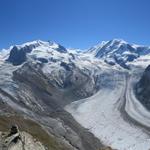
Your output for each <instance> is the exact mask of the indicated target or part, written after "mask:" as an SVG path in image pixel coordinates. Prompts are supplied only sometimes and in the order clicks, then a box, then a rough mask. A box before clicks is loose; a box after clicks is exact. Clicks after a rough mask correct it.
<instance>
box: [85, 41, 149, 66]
mask: <svg viewBox="0 0 150 150" xmlns="http://www.w3.org/2000/svg"><path fill="white" fill-rule="evenodd" d="M87 53H90V54H92V55H94V57H96V58H98V59H103V60H104V61H106V62H107V63H109V64H111V65H115V64H119V65H121V66H122V67H125V68H126V67H127V66H126V63H127V62H131V61H134V60H135V59H137V58H138V57H140V56H142V55H147V54H150V47H146V46H140V45H136V44H129V43H128V42H126V41H124V40H122V39H113V40H110V41H106V42H102V43H100V44H98V45H96V46H93V47H92V48H90V49H89V50H88V51H87Z"/></svg>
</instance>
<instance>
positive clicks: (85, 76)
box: [0, 39, 150, 150]
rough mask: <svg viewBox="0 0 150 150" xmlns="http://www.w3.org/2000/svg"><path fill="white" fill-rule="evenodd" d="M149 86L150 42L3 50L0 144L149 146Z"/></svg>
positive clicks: (37, 44) (69, 148)
mask: <svg viewBox="0 0 150 150" xmlns="http://www.w3.org/2000/svg"><path fill="white" fill-rule="evenodd" d="M149 83H150V47H148V46H140V45H137V44H130V43H128V42H126V41H124V40H121V39H114V40H110V41H103V42H101V43H99V44H97V45H96V46H93V47H91V48H89V49H88V50H86V51H82V50H76V49H72V50H71V49H68V48H65V47H64V46H62V45H60V44H57V43H55V42H51V41H48V42H45V41H41V40H37V41H32V42H28V43H25V44H22V45H15V46H11V47H10V48H9V49H2V50H1V51H0V112H1V116H0V148H1V149H2V150H3V149H4V148H5V149H9V150H21V149H25V150H29V149H33V146H34V147H37V148H36V149H38V150H47V149H48V150H64V149H65V150H99V149H104V150H105V149H106V150H107V149H109V147H111V148H110V149H117V150H149V149H150V134H149V132H150V129H149V128H150V94H149V92H150V84H149ZM12 124H15V126H14V125H13V127H15V128H16V129H17V130H18V131H17V132H14V130H13V131H12V132H10V133H9V134H8V135H7V134H6V135H7V136H5V134H3V132H4V131H6V130H9V128H10V126H12ZM16 129H15V131H16ZM1 133H2V134H1ZM35 139H36V140H35ZM28 143H30V144H28Z"/></svg>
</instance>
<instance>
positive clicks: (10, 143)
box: [0, 125, 46, 150]
mask: <svg viewBox="0 0 150 150" xmlns="http://www.w3.org/2000/svg"><path fill="white" fill-rule="evenodd" d="M0 149H1V150H33V149H36V150H46V148H45V147H44V146H43V145H42V143H41V142H39V141H37V140H36V139H35V138H34V137H33V136H31V135H30V134H29V133H27V132H23V131H19V129H18V127H17V126H16V125H13V126H12V127H11V129H10V131H9V132H0Z"/></svg>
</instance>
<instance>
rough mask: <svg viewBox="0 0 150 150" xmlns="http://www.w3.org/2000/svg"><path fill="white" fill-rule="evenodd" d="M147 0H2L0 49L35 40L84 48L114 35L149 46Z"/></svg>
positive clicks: (149, 21)
mask: <svg viewBox="0 0 150 150" xmlns="http://www.w3.org/2000/svg"><path fill="white" fill-rule="evenodd" d="M149 6H150V1H149V0H113V1H111V0H76V1H74V0H11V1H10V0H1V1H0V19H1V25H0V41H1V42H0V43H1V44H0V49H2V48H8V47H9V46H11V45H15V44H21V43H25V42H27V41H33V40H37V39H41V40H45V41H47V40H52V41H55V42H58V43H60V44H61V45H64V46H65V47H72V48H81V49H87V48H89V47H91V46H93V45H95V44H97V43H99V42H101V41H108V40H111V39H114V38H119V39H124V40H125V41H127V42H129V43H135V44H139V45H150V30H149V27H150V9H149Z"/></svg>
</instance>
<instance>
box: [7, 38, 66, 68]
mask: <svg viewBox="0 0 150 150" xmlns="http://www.w3.org/2000/svg"><path fill="white" fill-rule="evenodd" d="M9 50H10V55H9V58H8V59H7V60H8V61H9V62H11V63H13V64H14V65H20V64H22V63H23V62H25V61H26V60H27V56H29V55H30V56H31V57H32V58H34V59H38V58H40V59H41V58H42V59H43V58H44V59H45V57H46V58H49V57H50V56H51V55H56V56H58V55H61V54H62V53H67V49H66V48H65V47H63V46H61V45H60V44H57V43H55V42H45V41H41V40H37V41H32V42H27V43H24V44H22V45H15V46H12V47H11V48H10V49H9ZM60 53H61V54H60Z"/></svg>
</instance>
